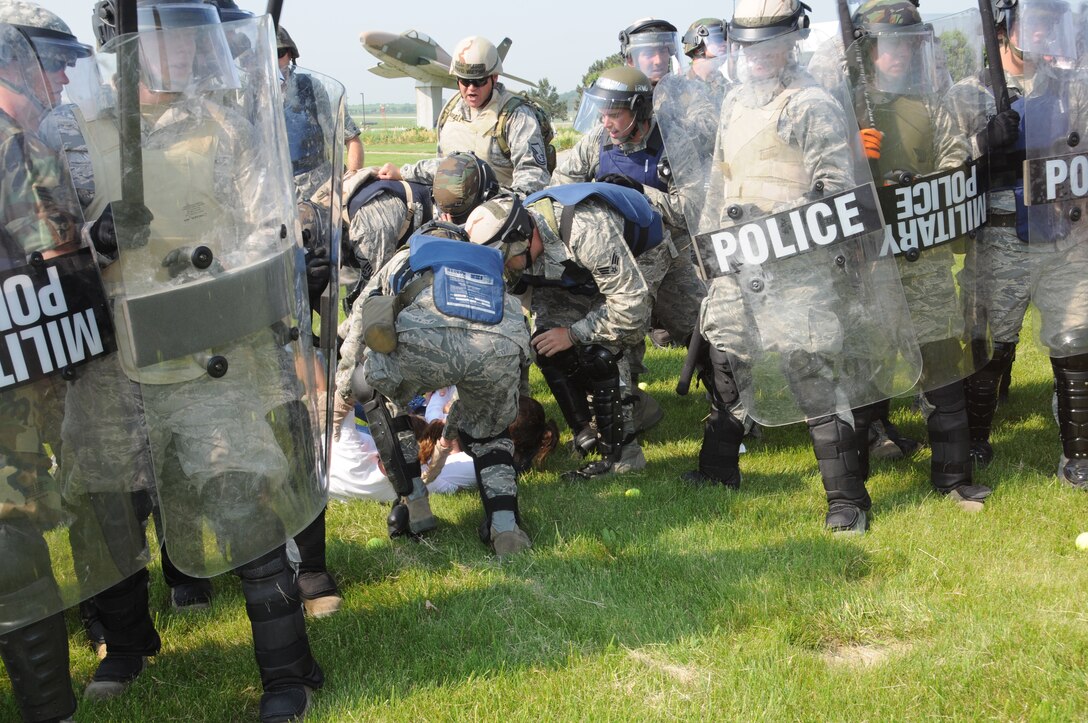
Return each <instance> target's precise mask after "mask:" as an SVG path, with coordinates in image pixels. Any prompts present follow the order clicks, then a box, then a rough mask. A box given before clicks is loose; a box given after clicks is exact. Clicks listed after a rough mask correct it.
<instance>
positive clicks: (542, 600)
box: [0, 346, 1088, 721]
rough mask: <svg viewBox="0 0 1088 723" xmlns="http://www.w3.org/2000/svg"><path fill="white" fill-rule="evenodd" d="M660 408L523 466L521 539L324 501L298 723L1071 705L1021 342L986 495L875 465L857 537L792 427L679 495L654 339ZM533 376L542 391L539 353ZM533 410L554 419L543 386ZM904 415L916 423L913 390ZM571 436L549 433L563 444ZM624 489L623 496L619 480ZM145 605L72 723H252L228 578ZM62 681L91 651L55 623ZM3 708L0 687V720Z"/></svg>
mask: <svg viewBox="0 0 1088 723" xmlns="http://www.w3.org/2000/svg"><path fill="white" fill-rule="evenodd" d="M647 358H648V362H649V366H650V367H651V370H652V373H651V375H649V377H647V381H649V382H650V387H651V392H652V393H654V394H655V395H656V396H657V397H658V398H659V399H660V400H661V401H662V404H663V405H664V407H665V408H666V411H667V417H666V419H665V421H663V422H662V423H661V424H660V425H659V426H658V427H657V428H656V429H654V430H653V431H652V432H651V433H650V434H649V437H648V440H647V442H646V443H645V450H646V456H647V458H648V460H649V466H648V468H647V469H646V470H645V471H643V472H640V473H637V474H632V475H629V476H627V477H624V478H611V479H602V480H598V481H592V482H586V483H582V484H571V483H566V482H563V481H562V480H560V479H559V473H560V472H561V471H563V470H566V469H570V468H572V467H574V466H576V464H577V461H576V460H575V459H572V458H571V457H570V456H569V455H567V454H566V453H565V452H562V451H560V452H557V453H556V455H554V456H553V457H552V458H551V459H550V460H549V464H548V467H547V470H546V471H543V472H537V473H532V474H530V475H529V476H528V477H526V478H525V479H524V480H523V482H522V485H521V506H522V514H523V515H524V518H525V521H526V527H527V529H528V530H529V532H530V534H531V535H532V537H533V540H534V548H533V550H532V551H530V552H529V553H527V554H524V555H522V556H520V557H518V558H516V559H514V560H511V561H509V562H507V563H505V564H499V563H497V562H496V561H495V560H494V558H493V557H492V556H490V555H489V554H488V552H487V550H486V549H485V548H484V547H483V546H482V545H481V544H480V543H479V541H478V540H477V538H476V531H475V530H476V525H477V522H478V520H479V516H480V506H479V501H478V499H477V498H476V497H475V495H472V494H465V493H462V494H461V495H458V496H454V497H436V498H433V507H434V510H435V512H436V514H437V515H438V517H439V519H440V527H439V529H438V530H437V531H436V533H435V534H433V536H431V537H429V538H428V539H427V540H426V541H425V542H423V543H413V542H405V541H398V542H396V543H388V542H387V543H386V544H385V545H384V546H382V547H381V548H379V549H371V548H369V547H367V544H366V543H367V541H368V540H370V539H371V538H379V539H383V540H384V538H385V533H384V531H385V522H384V520H385V515H386V511H387V508H385V507H382V506H380V505H378V504H375V503H369V502H361V501H360V502H354V503H350V504H340V503H334V504H333V505H332V506H331V507H330V512H329V563H330V567H331V569H332V570H333V571H334V572H335V574H336V575H337V576H338V578H339V580H340V582H341V585H342V588H343V592H344V597H345V606H344V609H343V611H342V612H341V613H339V614H338V615H336V616H334V617H332V618H329V619H326V620H320V621H313V622H311V623H309V625H308V630H309V634H310V638H311V641H312V643H313V647H314V650H315V652H316V654H317V656H318V658H319V660H320V661H321V663H322V665H323V667H324V669H325V672H326V675H327V683H326V687H325V689H324V690H323V691H321V692H319V693H318V694H316V695H315V697H314V707H313V709H312V715H311V718H310V719H311V720H316V721H355V720H359V721H362V720H450V719H458V720H478V719H480V720H532V721H537V720H552V719H557V720H575V719H576V720H643V719H653V720H694V719H713V720H747V719H770V720H798V719H800V720H824V719H830V720H874V721H875V720H889V719H891V720H921V719H929V718H933V717H941V718H954V719H965V720H980V719H982V720H1062V721H1064V720H1084V719H1086V718H1088V693H1086V683H1088V597H1086V596H1085V590H1088V553H1085V552H1080V551H1078V550H1076V549H1075V548H1074V546H1073V538H1074V537H1075V536H1076V534H1077V533H1078V532H1080V531H1082V530H1084V529H1086V528H1088V524H1086V522H1085V520H1086V517H1088V515H1086V513H1088V495H1085V494H1083V493H1078V492H1076V491H1074V490H1072V489H1069V488H1067V487H1065V486H1063V485H1062V484H1060V483H1059V482H1058V481H1057V479H1056V478H1055V477H1054V470H1055V467H1056V465H1057V458H1058V454H1059V446H1058V442H1057V430H1056V427H1055V424H1054V421H1053V419H1052V418H1051V415H1050V389H1051V387H1050V370H1049V364H1048V363H1047V361H1046V359H1045V358H1044V357H1042V356H1041V355H1040V354H1039V353H1038V352H1036V351H1035V350H1033V349H1030V348H1027V347H1025V346H1022V347H1021V349H1020V358H1019V359H1018V360H1017V364H1016V367H1015V371H1014V384H1013V388H1012V397H1011V399H1010V401H1009V402H1008V403H1007V404H1005V405H1004V406H1002V407H1001V408H1000V409H999V410H998V418H997V428H996V433H995V435H994V443H995V448H996V449H997V455H998V456H997V459H996V461H995V462H994V464H993V465H992V466H991V468H989V469H988V470H986V471H985V472H983V473H981V474H980V475H979V480H980V481H981V482H984V483H987V484H990V485H993V486H994V487H995V492H994V495H993V496H992V498H991V501H990V502H989V503H988V504H987V506H986V510H985V511H984V512H982V513H981V514H978V515H969V514H966V513H963V512H961V511H959V510H958V509H957V508H955V506H954V505H952V504H951V503H950V502H949V501H947V500H945V499H942V498H939V497H937V496H936V495H935V494H933V493H932V492H930V491H929V486H928V482H927V472H928V462H929V458H928V451H923V452H921V453H919V455H918V456H917V457H916V458H915V459H912V460H907V461H900V462H876V463H875V467H874V474H873V476H872V479H871V480H870V491H871V493H872V496H873V503H874V507H873V520H872V529H871V530H870V532H869V533H868V534H867V535H865V536H863V537H860V538H857V537H834V536H831V535H829V534H827V533H825V532H824V531H823V530H822V529H821V527H822V521H823V514H824V510H825V505H824V502H823V494H822V488H821V486H820V483H819V478H818V476H817V474H816V465H815V461H814V459H813V457H812V452H811V449H810V447H809V444H808V441H807V435H806V433H805V431H804V429H803V428H801V427H800V426H792V427H784V428H775V429H768V430H765V432H764V436H763V438H762V439H761V440H755V441H750V442H749V444H748V446H749V452H748V453H747V454H745V455H743V456H742V458H741V468H742V471H743V473H744V483H743V487H742V490H741V491H740V492H739V493H738V492H729V491H726V490H722V489H709V490H695V489H690V488H688V487H687V486H685V484H684V483H683V482H682V481H681V480H680V479H679V475H680V473H682V472H683V471H685V470H687V469H691V468H692V467H693V466H694V465H695V456H696V454H697V451H698V444H699V441H698V440H699V439H700V437H701V432H700V426H699V425H700V420H701V419H702V416H703V415H704V413H705V403H704V402H703V400H702V397H701V393H696V394H695V395H694V396H692V397H690V398H686V399H682V398H678V397H676V396H675V395H674V394H673V393H672V391H671V388H672V384H673V382H672V377H674V375H675V373H676V372H677V370H678V368H679V366H680V363H681V354H680V352H678V351H668V352H661V351H654V350H652V351H651V352H650V353H649V354H648V355H647ZM533 384H534V390H535V392H536V393H537V395H538V396H540V397H542V398H545V397H546V394H545V393H544V387H543V384H542V382H541V379H540V377H539V376H538V375H537V374H536V372H535V370H534V376H533ZM547 406H548V410H549V413H550V414H551V415H552V416H556V417H557V416H558V413H557V410H556V409H555V407H554V404H552V403H551V401H550V398H548V401H547ZM895 421H896V422H897V423H899V424H900V426H901V428H902V429H903V431H904V432H906V433H908V434H910V435H911V436H914V437H919V438H921V437H924V426H923V424H922V422H921V420H920V418H918V417H917V416H916V415H915V414H914V413H913V412H911V411H910V409H909V405H908V404H907V403H906V402H903V401H900V402H897V403H896V407H895ZM567 437H568V434H567V433H566V431H564V441H565V440H566V438H567ZM630 487H638V488H640V490H641V496H639V497H627V496H625V495H624V491H625V490H626V489H628V488H630ZM153 567H154V569H153V570H152V579H153V581H154V582H153V587H152V591H151V594H152V605H153V608H154V610H156V611H157V613H156V614H157V623H158V626H159V629H160V632H161V633H162V637H163V641H164V648H163V651H162V653H161V654H160V655H158V656H157V657H156V658H155V659H154V660H153V662H152V663H151V665H150V667H149V668H148V670H147V672H146V673H145V674H144V675H143V676H142V677H141V678H140V680H139V681H138V682H137V683H136V684H135V685H134V686H133V687H132V689H131V690H130V691H128V692H127V693H126V695H124V696H123V697H122V698H120V699H119V700H116V701H113V702H109V703H90V702H83V703H81V706H80V712H79V716H78V719H79V720H80V721H136V720H155V721H193V720H198V721H225V720H238V719H250V720H252V719H254V718H255V716H256V706H257V702H258V700H259V697H260V685H259V679H258V676H257V670H256V667H255V665H254V663H253V654H252V651H251V649H250V637H249V627H248V623H247V621H246V618H245V613H244V609H243V602H242V599H241V595H240V593H239V591H238V585H237V582H236V581H235V579H234V578H232V577H230V576H224V577H221V578H218V579H216V581H215V589H216V598H215V602H214V604H213V606H212V609H211V610H210V611H208V612H207V613H203V614H201V613H197V614H193V615H178V614H174V613H173V612H171V611H169V606H168V605H167V604H166V595H167V591H166V587H165V585H164V583H163V582H162V579H161V576H160V575H159V571H158V566H157V563H156V564H155V565H154V566H153ZM70 626H71V627H70V629H71V633H72V635H71V649H72V672H73V676H74V679H75V682H76V685H77V687H78V688H82V686H83V685H84V684H85V683H86V681H87V679H88V678H89V676H90V675H91V673H92V672H93V670H94V666H95V660H94V659H93V657H92V655H91V653H90V651H89V649H88V648H87V647H86V646H85V644H84V642H83V638H82V636H81V633H80V632H79V630H78V627H77V624H76V621H75V619H74V617H73V618H72V619H71V620H70ZM15 717H16V712H15V709H14V706H13V703H12V701H11V697H10V691H9V688H8V684H7V682H6V680H4V681H3V682H0V719H3V720H11V719H13V718H15Z"/></svg>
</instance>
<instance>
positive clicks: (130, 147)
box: [117, 0, 144, 205]
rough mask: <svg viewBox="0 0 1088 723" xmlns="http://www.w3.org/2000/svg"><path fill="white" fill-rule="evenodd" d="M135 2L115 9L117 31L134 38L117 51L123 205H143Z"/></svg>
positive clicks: (123, 0)
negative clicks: (124, 203)
mask: <svg viewBox="0 0 1088 723" xmlns="http://www.w3.org/2000/svg"><path fill="white" fill-rule="evenodd" d="M138 30H139V26H138V24H137V18H136V0H121V1H120V2H119V3H118V7H117V32H118V34H119V35H121V36H124V35H128V34H132V35H133V38H131V39H129V40H128V41H127V42H122V43H121V44H120V46H119V47H118V49H117V73H118V76H119V78H118V88H117V95H118V108H119V110H120V116H121V117H120V118H119V119H118V120H119V122H120V132H121V169H122V173H121V198H122V200H124V201H125V202H126V203H132V204H141V205H142V204H143V202H144V157H143V149H142V145H141V144H142V140H141V138H140V58H139V50H140V46H139V41H138V40H136V39H135V34H136V32H137V31H138Z"/></svg>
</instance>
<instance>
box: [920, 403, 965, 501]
mask: <svg viewBox="0 0 1088 723" xmlns="http://www.w3.org/2000/svg"><path fill="white" fill-rule="evenodd" d="M925 397H926V400H927V401H928V402H929V403H930V404H932V405H933V412H932V413H931V414H930V415H929V418H928V419H926V429H927V431H928V434H929V446H930V448H931V449H932V450H933V458H932V461H931V462H930V478H931V481H932V482H933V487H934V488H935V489H936V490H937V491H938V492H941V493H942V494H948V493H949V492H951V491H952V490H954V489H956V488H959V487H964V486H969V485H970V484H971V466H972V465H971V434H970V431H969V430H968V421H967V402H966V399H965V396H964V391H963V385H962V384H959V383H953V384H949V385H947V386H943V387H939V388H937V389H933V390H930V391H928V392H926V394H925Z"/></svg>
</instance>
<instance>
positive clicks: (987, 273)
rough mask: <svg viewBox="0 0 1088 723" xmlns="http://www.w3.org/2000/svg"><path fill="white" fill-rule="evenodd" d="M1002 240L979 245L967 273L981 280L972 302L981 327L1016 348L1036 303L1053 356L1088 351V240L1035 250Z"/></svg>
mask: <svg viewBox="0 0 1088 723" xmlns="http://www.w3.org/2000/svg"><path fill="white" fill-rule="evenodd" d="M1000 231H1004V229H1000ZM1002 236H1003V237H1002V238H999V239H994V240H992V241H987V240H982V241H980V242H979V243H976V244H974V245H973V246H972V247H971V248H970V250H969V251H968V254H967V258H966V260H965V262H964V268H963V272H962V273H963V274H964V275H968V274H973V275H974V277H975V278H977V279H978V282H977V284H976V286H977V288H976V290H975V293H974V294H973V295H971V296H970V297H968V298H967V303H968V313H969V314H972V315H973V318H974V319H976V322H975V323H976V324H982V323H988V324H989V326H990V330H991V333H992V334H993V340H994V341H995V342H1006V343H1011V344H1015V343H1017V342H1018V341H1019V340H1020V331H1021V329H1022V328H1023V325H1024V316H1025V314H1026V312H1027V308H1028V304H1029V303H1032V304H1034V305H1035V307H1036V308H1037V309H1038V310H1039V317H1040V319H1039V329H1038V342H1039V343H1040V344H1041V346H1042V347H1043V348H1044V349H1045V350H1046V352H1047V353H1048V354H1050V355H1051V356H1055V357H1063V356H1070V355H1073V354H1083V353H1086V352H1088V241H1080V242H1079V243H1069V244H1066V245H1059V246H1058V247H1043V248H1039V247H1036V248H1029V246H1028V245H1027V244H1025V243H1021V242H1020V241H1019V240H1016V239H1015V236H1013V237H1012V238H1011V240H1010V239H1009V238H1005V236H1009V234H1002Z"/></svg>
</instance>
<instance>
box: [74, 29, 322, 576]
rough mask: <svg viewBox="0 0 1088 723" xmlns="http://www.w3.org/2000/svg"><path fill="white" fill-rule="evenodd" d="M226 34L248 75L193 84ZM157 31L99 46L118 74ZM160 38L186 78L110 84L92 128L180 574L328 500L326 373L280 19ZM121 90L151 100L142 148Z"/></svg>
mask: <svg viewBox="0 0 1088 723" xmlns="http://www.w3.org/2000/svg"><path fill="white" fill-rule="evenodd" d="M228 31H229V32H230V33H231V38H232V39H233V42H232V43H231V46H232V47H236V48H238V49H239V50H240V51H242V52H239V53H238V55H237V56H235V57H233V59H232V62H233V64H234V77H236V78H237V79H238V83H237V86H236V87H233V88H227V87H220V86H213V87H211V88H205V87H203V86H202V85H201V84H200V83H196V82H194V83H186V82H184V79H183V78H182V75H183V74H184V72H185V63H186V62H190V63H191V66H192V67H191V72H192V73H193V74H194V76H199V75H201V74H202V73H203V68H202V66H201V64H202V62H203V58H202V57H201V55H200V53H199V52H196V51H197V50H199V49H200V48H208V47H222V46H223V41H224V38H225V34H226V32H228ZM144 35H145V34H144V33H143V32H141V33H138V34H132V35H127V36H121V37H120V38H118V39H117V40H116V41H115V42H113V43H111V49H112V50H113V51H114V52H112V53H109V54H104V57H103V63H104V66H103V68H102V69H101V70H100V75H101V77H102V78H105V79H107V83H108V84H109V85H110V86H111V87H118V88H120V89H122V90H123V89H124V88H125V87H126V86H125V84H126V83H127V82H131V75H130V73H131V71H129V70H128V64H127V59H128V58H130V57H132V56H133V55H136V56H137V57H140V58H141V61H140V62H141V63H142V62H143V58H142V56H139V54H138V53H136V54H134V53H132V52H131V50H132V48H133V47H136V48H141V47H143V45H142V44H143V43H144V42H145V39H146V38H145V37H144ZM153 35H154V37H155V40H156V42H157V43H158V47H162V48H179V50H178V54H179V57H177V58H175V57H173V56H170V57H167V58H166V61H167V63H168V64H169V65H170V67H171V68H173V71H172V72H173V74H174V75H173V77H174V78H176V79H177V80H178V81H179V82H178V83H177V84H176V85H174V86H172V87H175V88H180V89H181V90H174V91H170V92H157V91H155V90H153V89H152V88H151V87H149V86H148V85H147V84H146V82H147V76H146V73H145V72H144V69H143V68H142V67H141V69H140V70H139V93H138V94H135V95H132V96H126V95H125V94H124V93H114V94H111V97H112V98H113V99H114V106H113V107H112V108H110V109H108V110H107V111H103V110H101V109H100V110H99V112H98V114H97V117H96V118H95V119H94V120H93V121H92V120H87V119H86V118H85V120H84V123H85V125H86V129H85V130H86V132H85V135H86V137H87V139H88V145H89V148H90V151H91V156H92V158H93V160H94V164H95V169H94V171H95V182H96V187H98V189H99V192H100V193H106V194H108V195H109V196H110V197H111V198H112V199H114V201H113V203H114V207H115V212H114V222H115V224H116V226H117V236H118V251H117V259H116V261H114V262H113V263H112V264H110V265H109V266H108V267H107V268H106V269H105V271H104V276H105V278H106V281H107V284H108V286H109V288H110V291H111V294H112V296H113V307H114V312H115V324H116V326H117V329H118V346H119V349H120V355H121V358H122V362H123V365H124V371H125V374H126V376H127V377H128V378H129V379H131V380H132V381H133V382H135V383H137V384H139V386H140V390H141V394H142V398H143V403H144V410H145V414H146V417H147V424H148V428H149V431H150V435H151V442H152V457H153V460H154V472H155V481H156V488H157V493H158V500H159V505H160V509H161V511H162V517H163V523H164V530H165V533H164V534H165V538H166V540H167V542H168V544H169V546H170V554H171V558H172V559H173V560H174V562H175V564H176V565H177V566H178V567H179V568H180V569H182V570H184V571H185V572H188V573H190V574H193V575H198V576H211V575H215V574H218V573H220V572H223V571H225V570H229V569H232V568H235V567H237V566H239V565H241V564H244V563H246V562H248V561H250V560H253V559H255V558H257V557H259V556H261V555H263V554H265V553H266V552H268V551H270V550H272V549H275V548H276V547H278V546H279V545H281V544H283V542H284V541H285V540H286V539H288V538H289V537H291V536H293V535H294V534H296V533H297V532H299V531H300V530H302V529H303V528H304V527H305V526H306V525H307V524H309V522H311V521H312V520H313V519H314V517H315V516H316V515H317V514H318V512H320V510H321V509H322V507H323V506H324V503H325V486H324V479H325V476H324V473H323V469H322V468H323V464H324V459H323V455H322V451H323V447H322V443H321V439H320V438H321V434H320V431H321V426H320V424H319V418H320V414H319V407H323V406H324V399H323V397H322V393H323V392H322V390H321V384H320V380H321V379H322V378H323V377H324V372H323V370H321V369H320V366H319V363H318V361H317V359H316V357H315V354H314V347H315V343H314V335H313V331H312V325H311V320H310V309H309V302H308V300H307V283H306V275H305V260H304V256H305V251H304V248H303V243H302V229H301V226H300V223H299V219H298V210H297V204H296V191H295V185H294V182H293V177H292V172H291V168H292V167H291V159H290V157H289V155H288V139H287V130H286V126H285V122H284V105H283V96H282V95H281V93H280V79H279V72H278V68H277V64H276V52H275V48H276V45H275V38H274V34H273V28H272V24H271V19H270V18H269V17H267V16H265V17H260V18H253V19H250V20H243V21H236V22H232V23H230V24H229V25H228V26H222V25H220V24H219V23H218V22H215V23H212V24H209V25H196V26H194V25H190V26H186V27H182V28H180V29H172V28H163V29H160V30H156V31H154V33H153ZM190 55H191V60H185V59H187V58H189V57H190ZM119 60H120V67H118V61H119ZM118 97H120V100H117V99H118ZM126 97H129V98H136V99H137V101H136V102H137V103H138V106H137V107H136V108H135V111H136V113H137V115H138V122H139V133H138V137H139V139H140V142H139V146H140V147H139V149H138V150H139V154H138V155H135V154H132V153H131V150H132V149H131V148H126V147H124V144H123V143H122V141H121V138H122V130H121V128H122V126H123V123H121V122H120V121H123V120H124V119H125V118H128V117H131V114H132V111H133V110H134V109H133V108H131V107H129V106H128V105H126V103H125V98H126ZM122 167H124V169H125V171H124V174H123V175H122V172H121V169H122ZM118 211H119V212H118Z"/></svg>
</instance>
